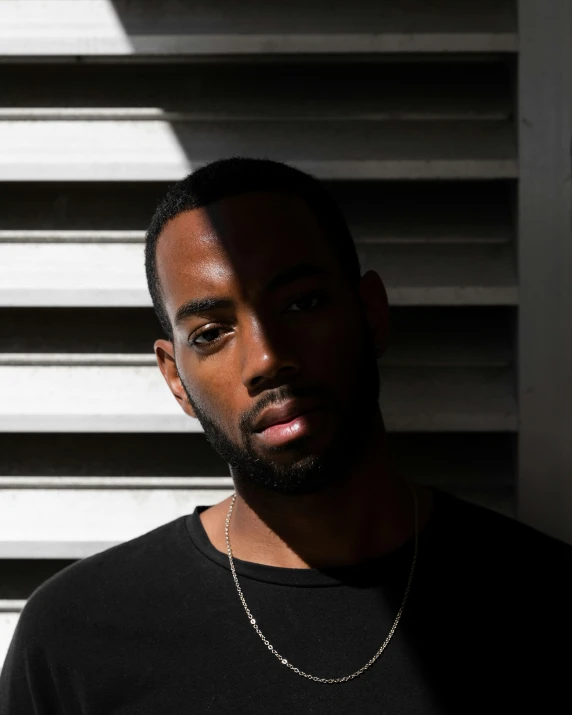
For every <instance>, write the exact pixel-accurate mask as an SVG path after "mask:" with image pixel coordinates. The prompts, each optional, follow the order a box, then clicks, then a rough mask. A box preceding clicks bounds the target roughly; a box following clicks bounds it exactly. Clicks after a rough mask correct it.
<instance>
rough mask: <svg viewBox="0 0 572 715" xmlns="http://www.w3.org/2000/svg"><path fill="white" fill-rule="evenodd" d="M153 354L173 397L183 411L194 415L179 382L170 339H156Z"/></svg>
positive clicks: (191, 415)
mask: <svg viewBox="0 0 572 715" xmlns="http://www.w3.org/2000/svg"><path fill="white" fill-rule="evenodd" d="M154 348H155V356H156V358H157V364H158V365H159V370H161V372H162V373H163V377H164V378H165V381H166V383H167V385H169V389H170V390H171V392H172V393H173V395H174V396H175V399H176V400H177V402H178V403H179V405H181V408H182V409H183V411H184V412H185V413H186V414H187V415H189V416H190V417H195V418H196V415H195V411H194V410H193V408H192V406H191V403H190V402H189V398H188V397H187V393H186V392H185V388H184V387H183V385H182V383H181V378H180V377H179V371H178V370H177V364H176V362H175V350H174V348H173V343H172V342H171V341H170V340H157V341H156V342H155V345H154Z"/></svg>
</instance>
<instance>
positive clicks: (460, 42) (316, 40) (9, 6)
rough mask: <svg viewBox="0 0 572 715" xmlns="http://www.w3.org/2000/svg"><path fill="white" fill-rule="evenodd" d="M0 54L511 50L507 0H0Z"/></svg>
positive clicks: (513, 40)
mask: <svg viewBox="0 0 572 715" xmlns="http://www.w3.org/2000/svg"><path fill="white" fill-rule="evenodd" d="M0 28H2V30H1V33H0V53H1V54H3V55H13V56H26V55H32V56H33V55H44V56H45V55H56V56H66V55H87V56H98V55H104V56H105V55H119V56H130V55H154V54H161V55H170V54H174V55H185V54H186V55H213V54H220V55H227V54H260V53H262V54H276V53H279V54H289V53H304V52H305V53H337V52H346V53H347V52H350V53H372V52H490V51H514V50H516V46H517V45H516V27H515V13H514V5H513V3H512V2H506V1H505V2H493V0H481V1H480V2H475V1H471V2H469V1H468V0H466V2H464V3H463V4H462V5H459V4H458V3H455V2H454V1H453V0H441V1H440V2H436V1H435V0H433V1H431V2H422V1H421V0H414V1H411V0H410V1H409V2H397V0H393V1H392V2H385V3H384V4H383V5H380V4H379V3H376V2H372V1H371V0H359V1H358V2H357V3H356V2H354V3H350V4H348V3H346V2H343V0H334V2H331V1H330V2H324V0H322V1H320V2H312V3H307V2H303V1H302V0H291V1H290V2H289V3H288V4H285V5H281V4H275V3H265V2H264V1H263V0H255V1H254V2H250V3H249V10H248V12H245V11H244V8H243V7H242V6H241V5H240V3H239V4H237V3H234V2H233V1H232V0H214V1H211V2H209V3H199V2H184V1H183V0H178V2H171V3H169V11H168V12H165V11H162V8H160V6H158V5H157V4H156V3H153V2H151V0H145V1H143V0H141V1H140V2H137V3H132V2H128V1H127V0H113V2H111V0H49V1H48V2H46V1H44V2H40V1H38V0H3V2H2V3H0Z"/></svg>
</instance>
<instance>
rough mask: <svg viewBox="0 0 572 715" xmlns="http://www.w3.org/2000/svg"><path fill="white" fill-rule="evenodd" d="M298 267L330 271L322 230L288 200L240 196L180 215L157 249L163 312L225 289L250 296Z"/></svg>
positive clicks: (297, 201)
mask: <svg viewBox="0 0 572 715" xmlns="http://www.w3.org/2000/svg"><path fill="white" fill-rule="evenodd" d="M299 263H315V264H316V265H318V266H320V267H322V268H325V269H326V270H327V271H328V272H331V271H334V270H336V259H335V256H334V255H333V251H332V249H331V247H330V245H329V243H328V240H327V238H326V235H325V232H324V229H323V228H322V226H321V225H320V223H319V221H318V219H317V218H316V216H315V215H314V213H313V212H312V210H311V209H310V207H309V206H308V205H307V204H306V202H305V201H304V200H303V199H301V198H300V197H297V196H295V195H291V194H282V193H271V192H268V193H266V192H260V193H252V194H243V195H241V196H235V197H232V198H228V199H223V200H221V201H217V202H214V203H211V204H208V205H207V206H204V207H201V208H198V209H193V210H191V211H185V212H183V213H181V214H179V216H177V217H176V218H174V219H172V220H171V221H169V222H168V223H167V225H166V226H165V228H164V229H163V231H162V233H161V236H160V238H159V241H158V243H157V269H158V273H159V280H160V283H161V288H162V293H163V295H164V300H165V303H166V306H167V309H168V311H169V312H171V310H176V308H177V306H178V305H179V304H180V303H181V302H182V301H183V300H187V299H188V298H189V297H190V296H200V295H204V294H206V293H212V292H214V291H216V292H220V291H222V290H224V291H228V289H229V287H231V288H233V289H238V290H241V291H242V292H244V293H246V294H247V293H250V292H252V291H254V292H255V291H256V290H257V289H261V288H262V287H263V286H264V285H265V284H266V283H267V282H268V281H269V280H270V279H272V277H273V276H275V275H277V274H278V273H280V272H282V271H284V270H287V269H288V268H289V267H291V266H294V265H297V264H299Z"/></svg>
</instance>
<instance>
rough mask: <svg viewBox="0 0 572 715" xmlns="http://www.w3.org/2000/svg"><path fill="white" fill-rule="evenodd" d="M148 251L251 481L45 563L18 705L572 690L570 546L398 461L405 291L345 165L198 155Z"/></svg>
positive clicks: (314, 707)
mask: <svg viewBox="0 0 572 715" xmlns="http://www.w3.org/2000/svg"><path fill="white" fill-rule="evenodd" d="M146 268H147V277H148V281H149V289H150V292H151V295H152V298H153V301H154V305H155V309H156V311H157V314H158V316H159V319H160V321H161V323H162V325H163V328H164V330H165V333H166V335H167V338H166V339H160V340H157V342H156V343H155V352H156V355H157V361H158V365H159V368H160V369H161V372H162V373H163V376H164V378H165V380H166V382H167V385H168V386H169V388H170V390H171V392H172V393H173V395H174V397H175V399H176V400H177V401H178V403H179V404H180V406H181V408H182V409H183V410H184V411H185V412H186V413H187V414H188V415H189V416H190V417H194V418H197V419H198V420H199V421H200V423H201V425H202V427H203V428H204V431H205V434H206V437H207V438H208V440H209V441H210V443H211V444H212V446H213V447H214V449H215V450H216V451H217V452H218V453H219V454H221V455H222V456H223V457H224V459H225V460H226V461H227V462H228V464H229V467H230V471H231V474H232V477H233V479H234V483H235V487H236V496H235V497H232V498H231V499H227V500H225V501H224V502H222V503H220V504H216V505H215V506H212V507H210V508H204V507H203V508H199V509H198V510H197V511H196V512H195V513H193V514H190V515H187V516H182V517H181V518H179V519H177V520H175V521H174V522H172V523H170V524H166V525H164V526H162V527H160V528H158V529H156V530H154V531H152V532H150V533H148V534H146V535H144V536H141V537H139V538H137V539H134V540H132V541H130V542H127V543H125V544H123V545H120V546H117V547H114V548H112V549H109V550H107V551H105V552H103V553H101V554H98V555H96V556H93V557H90V558H88V559H85V560H83V561H82V562H79V563H77V564H74V565H73V566H71V567H69V568H67V569H65V570H64V571H62V572H60V573H59V574H58V575H56V576H55V577H53V578H52V579H50V580H49V581H48V582H46V583H45V584H44V585H43V586H41V587H40V588H39V589H38V590H37V591H36V592H35V594H34V595H33V596H32V597H31V598H30V600H29V602H28V604H27V606H26V608H25V609H24V612H23V614H22V617H21V620H20V622H19V625H18V628H17V631H16V634H15V636H14V639H13V642H12V645H11V648H10V651H9V654H8V657H7V660H6V665H5V668H4V671H3V674H2V677H1V681H0V702H1V713H2V715H27V714H28V713H35V714H39V713H42V714H46V715H47V714H48V713H50V714H57V715H59V714H61V715H64V713H65V714H66V715H71V714H72V713H74V714H75V713H82V714H84V715H86V714H89V715H107V714H111V713H113V714H116V715H119V714H120V713H121V714H122V715H135V714H137V715H147V714H148V715H151V714H153V715H169V714H171V713H177V714H179V713H207V712H208V713H219V712H220V713H227V712H228V713H230V712H233V713H328V714H331V713H354V712H355V713H374V712H375V713H377V712H381V713H428V714H429V713H455V714H456V715H457V714H462V713H468V712H479V713H484V712H487V713H488V712H511V713H512V712H515V713H517V712H521V711H522V708H523V707H524V705H528V706H530V705H531V704H532V703H541V704H542V708H543V709H542V712H557V711H558V712H570V703H571V698H570V695H569V694H568V691H567V690H565V689H564V687H563V682H564V680H563V678H564V674H565V673H566V670H567V668H568V667H569V665H570V658H569V656H568V644H569V639H570V636H572V629H571V627H570V617H569V604H570V596H571V595H572V590H571V587H570V573H571V566H572V549H571V548H570V547H568V546H566V545H564V544H562V543H560V542H557V541H554V540H552V539H549V538H548V537H546V536H543V535H541V534H539V533H537V532H535V531H533V530H532V529H529V528H527V527H525V526H523V525H520V524H518V523H516V522H513V521H511V520H509V519H508V518H504V517H501V516H499V515H496V514H493V513H492V512H488V511H487V510H484V509H481V508H478V507H475V506H472V505H469V504H467V503H464V502H462V501H460V500H457V499H455V498H453V497H451V496H447V495H445V494H443V493H440V492H437V491H432V490H428V489H426V488H422V487H420V486H416V485H413V484H409V483H408V482H407V481H406V480H405V479H404V478H403V477H402V476H401V475H399V474H398V473H396V472H395V471H394V470H393V469H392V468H391V466H390V463H389V460H388V457H387V449H386V435H385V431H384V426H383V420H382V416H381V413H380V410H379V407H378V395H379V384H378V370H377V358H379V357H380V356H381V355H382V354H383V352H384V349H385V347H386V343H387V334H388V305H387V297H386V292H385V289H384V286H383V284H382V281H381V279H380V278H379V276H378V275H377V274H376V273H374V272H371V271H370V272H368V273H366V274H365V275H363V276H362V275H361V274H360V269H359V263H358V260H357V256H356V252H355V248H354V245H353V242H352V239H351V236H350V234H349V231H348V228H347V226H346V224H345V221H344V219H343V217H342V215H341V214H340V211H339V209H338V208H337V206H336V205H335V204H334V202H333V201H332V199H331V198H330V197H329V195H328V194H327V192H326V191H325V189H324V187H323V186H322V185H321V184H320V183H319V182H318V181H316V180H315V179H313V178H311V177H309V176H307V175H305V174H303V173H301V172H298V171H297V170H295V169H292V168H289V167H286V166H284V165H282V164H278V163H274V162H271V161H267V160H250V159H231V160H226V161H221V162H217V163H214V164H212V165H210V166H207V167H205V168H203V169H200V170H198V171H197V172H195V173H194V174H192V175H191V176H189V177H187V178H186V179H184V180H182V181H181V182H179V183H178V184H176V185H175V186H174V188H173V189H172V190H171V192H170V193H169V194H168V195H167V197H166V198H165V199H164V200H163V202H162V204H161V205H160V206H159V208H158V210H157V212H156V214H155V216H154V218H153V220H152V223H151V226H150V229H149V232H148V236H147V246H146ZM468 458H470V455H468ZM560 643H563V645H565V646H566V651H565V652H563V651H561V650H560V649H559V648H558V646H559V644H560Z"/></svg>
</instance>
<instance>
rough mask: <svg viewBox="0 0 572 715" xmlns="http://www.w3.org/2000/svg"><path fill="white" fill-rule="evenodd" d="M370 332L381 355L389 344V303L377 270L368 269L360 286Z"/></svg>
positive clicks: (378, 354) (377, 351) (377, 353)
mask: <svg viewBox="0 0 572 715" xmlns="http://www.w3.org/2000/svg"><path fill="white" fill-rule="evenodd" d="M358 291H359V295H360V298H361V301H362V305H363V307H364V311H365V317H366V320H367V324H368V326H369V330H370V334H371V337H372V340H373V343H374V345H375V346H376V355H377V357H378V358H379V357H381V356H382V355H383V354H384V353H385V351H386V350H387V348H388V346H389V303H388V300H387V291H386V290H385V286H384V285H383V281H382V280H381V278H380V277H379V275H378V274H377V273H376V272H375V271H367V272H366V273H364V275H363V276H362V277H361V279H360V282H359V286H358Z"/></svg>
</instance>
